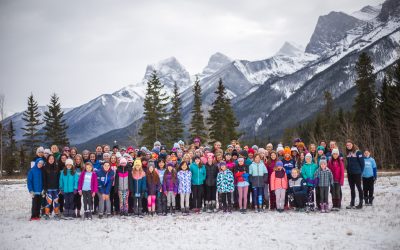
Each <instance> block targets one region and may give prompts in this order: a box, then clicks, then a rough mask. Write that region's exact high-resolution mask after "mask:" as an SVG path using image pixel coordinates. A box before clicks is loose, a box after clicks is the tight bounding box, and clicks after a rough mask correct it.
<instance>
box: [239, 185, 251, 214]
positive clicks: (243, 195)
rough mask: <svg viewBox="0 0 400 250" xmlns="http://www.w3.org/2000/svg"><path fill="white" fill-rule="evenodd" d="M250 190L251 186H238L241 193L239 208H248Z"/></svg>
mask: <svg viewBox="0 0 400 250" xmlns="http://www.w3.org/2000/svg"><path fill="white" fill-rule="evenodd" d="M248 191H249V186H244V187H238V193H239V202H238V203H239V209H246V208H247V192H248Z"/></svg>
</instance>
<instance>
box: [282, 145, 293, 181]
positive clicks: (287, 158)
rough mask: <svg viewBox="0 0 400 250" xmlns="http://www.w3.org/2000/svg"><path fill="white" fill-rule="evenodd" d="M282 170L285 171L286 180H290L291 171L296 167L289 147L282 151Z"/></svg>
mask: <svg viewBox="0 0 400 250" xmlns="http://www.w3.org/2000/svg"><path fill="white" fill-rule="evenodd" d="M283 152H284V154H283V159H282V163H283V168H284V169H285V171H286V175H287V177H288V179H289V180H290V179H291V178H292V169H293V168H295V167H296V162H295V160H293V159H292V151H291V150H290V148H289V147H285V149H284V150H283Z"/></svg>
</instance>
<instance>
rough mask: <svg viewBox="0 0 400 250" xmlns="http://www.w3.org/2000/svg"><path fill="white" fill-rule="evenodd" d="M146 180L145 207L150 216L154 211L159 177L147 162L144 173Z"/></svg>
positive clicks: (152, 166)
mask: <svg viewBox="0 0 400 250" xmlns="http://www.w3.org/2000/svg"><path fill="white" fill-rule="evenodd" d="M146 181H147V194H148V196H147V209H148V210H149V213H150V214H151V216H154V212H155V210H156V196H157V193H158V191H159V190H160V187H161V184H160V177H159V176H158V174H157V172H156V171H155V168H154V165H153V164H149V167H148V169H147V173H146Z"/></svg>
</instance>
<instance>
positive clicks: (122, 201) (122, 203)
mask: <svg viewBox="0 0 400 250" xmlns="http://www.w3.org/2000/svg"><path fill="white" fill-rule="evenodd" d="M128 196H129V191H128V190H123V191H118V197H119V211H120V212H121V213H128Z"/></svg>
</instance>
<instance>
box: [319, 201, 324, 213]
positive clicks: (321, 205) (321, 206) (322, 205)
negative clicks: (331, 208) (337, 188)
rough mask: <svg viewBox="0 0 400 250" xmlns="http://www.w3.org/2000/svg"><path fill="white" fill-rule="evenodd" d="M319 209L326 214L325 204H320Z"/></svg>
mask: <svg viewBox="0 0 400 250" xmlns="http://www.w3.org/2000/svg"><path fill="white" fill-rule="evenodd" d="M319 207H320V209H319V210H320V211H321V213H325V203H320V204H319Z"/></svg>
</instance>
